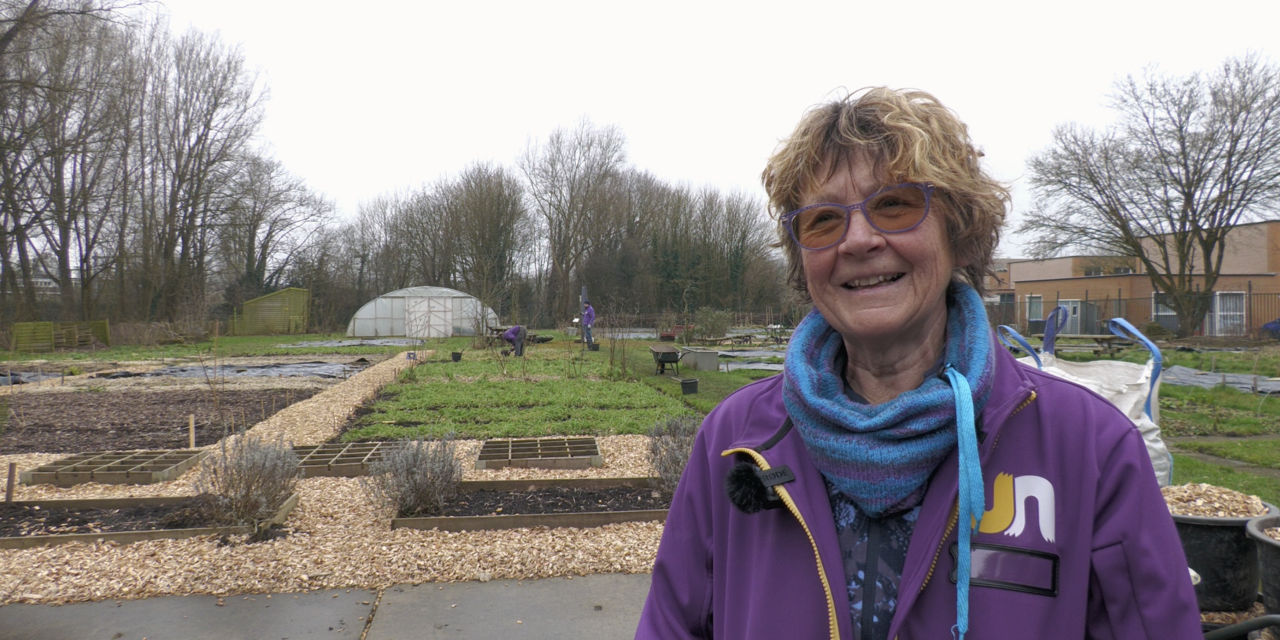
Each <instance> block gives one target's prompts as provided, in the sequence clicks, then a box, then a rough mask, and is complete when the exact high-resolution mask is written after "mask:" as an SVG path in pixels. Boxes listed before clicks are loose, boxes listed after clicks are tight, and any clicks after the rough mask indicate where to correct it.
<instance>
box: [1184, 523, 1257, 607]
mask: <svg viewBox="0 0 1280 640" xmlns="http://www.w3.org/2000/svg"><path fill="white" fill-rule="evenodd" d="M1267 509H1268V511H1267V513H1268V514H1275V513H1276V508H1275V507H1274V506H1272V505H1270V504H1268V505H1267ZM1249 520H1251V518H1204V517H1199V516H1173V522H1174V524H1175V525H1176V526H1177V528H1178V537H1179V538H1181V539H1182V551H1183V553H1185V554H1186V556H1187V565H1188V566H1190V567H1191V568H1192V569H1193V570H1195V572H1196V573H1198V574H1200V584H1198V585H1196V601H1197V602H1199V604H1200V610H1201V611H1244V610H1246V609H1248V608H1249V607H1251V606H1253V603H1254V602H1257V600H1258V547H1257V545H1256V544H1254V542H1253V540H1252V539H1251V538H1249V534H1248V533H1247V531H1246V530H1245V527H1246V525H1248V524H1249Z"/></svg>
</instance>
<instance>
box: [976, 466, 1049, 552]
mask: <svg viewBox="0 0 1280 640" xmlns="http://www.w3.org/2000/svg"><path fill="white" fill-rule="evenodd" d="M992 498H993V499H992V501H991V509H990V510H989V511H986V512H984V513H983V514H982V526H981V527H979V528H978V531H980V532H982V533H1000V532H1001V531H1003V532H1004V534H1005V535H1006V536H1015V537H1016V536H1020V535H1022V532H1023V531H1024V530H1025V529H1026V527H1027V499H1028V498H1035V499H1036V506H1037V507H1039V508H1038V509H1037V511H1038V512H1039V514H1040V522H1039V524H1040V536H1041V537H1042V538H1044V539H1045V541H1046V542H1053V540H1054V535H1055V523H1056V520H1055V519H1054V513H1055V509H1056V505H1055V503H1054V498H1053V483H1051V482H1049V481H1048V480H1046V479H1044V478H1041V477H1040V476H1018V477H1017V478H1015V477H1013V476H1012V475H1010V474H1008V473H1001V474H997V475H996V481H995V483H994V485H993V487H992Z"/></svg>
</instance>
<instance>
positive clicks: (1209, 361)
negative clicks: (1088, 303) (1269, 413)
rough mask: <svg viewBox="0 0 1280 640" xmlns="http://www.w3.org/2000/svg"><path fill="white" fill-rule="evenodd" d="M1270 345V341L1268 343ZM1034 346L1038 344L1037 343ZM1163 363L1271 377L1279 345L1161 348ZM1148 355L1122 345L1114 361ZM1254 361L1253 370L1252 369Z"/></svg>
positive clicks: (1083, 358)
mask: <svg viewBox="0 0 1280 640" xmlns="http://www.w3.org/2000/svg"><path fill="white" fill-rule="evenodd" d="M1058 344H1059V345H1064V344H1073V345H1080V346H1085V343H1083V342H1077V341H1073V340H1063V341H1060V342H1058ZM1272 344H1273V345H1274V343H1272ZM1036 346H1039V345H1038V344H1037V345H1036ZM1087 346H1090V347H1096V346H1097V345H1096V344H1094V343H1093V342H1092V341H1090V342H1089V343H1088V344H1087ZM1160 356H1161V359H1162V361H1163V364H1164V366H1165V367H1166V368H1167V367H1172V366H1173V365H1181V366H1184V367H1190V368H1192V369H1199V370H1201V371H1209V370H1211V369H1212V370H1213V371H1217V372H1223V373H1244V374H1250V375H1253V374H1257V375H1259V376H1266V377H1274V376H1280V346H1271V345H1268V346H1264V347H1262V348H1261V350H1260V351H1259V350H1254V351H1240V352H1233V351H1199V352H1195V351H1177V350H1176V349H1173V348H1162V349H1161V352H1160ZM1058 357H1060V358H1062V359H1063V360H1071V361H1074V362H1090V361H1093V360H1108V359H1111V358H1102V357H1099V356H1095V355H1093V354H1091V353H1087V352H1080V351H1070V352H1064V351H1059V352H1058ZM1149 357H1150V354H1148V353H1147V350H1146V349H1144V348H1142V347H1140V346H1137V345H1135V346H1132V347H1126V348H1125V350H1124V351H1123V352H1121V353H1120V355H1118V356H1116V357H1115V358H1114V360H1120V361H1124V362H1136V363H1138V364H1145V363H1146V361H1147V359H1148V358H1149ZM1255 362H1256V366H1257V369H1255V368H1254V367H1255Z"/></svg>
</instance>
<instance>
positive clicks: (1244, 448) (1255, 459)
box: [1178, 440, 1280, 504]
mask: <svg viewBox="0 0 1280 640" xmlns="http://www.w3.org/2000/svg"><path fill="white" fill-rule="evenodd" d="M1178 448H1180V449H1186V450H1188V451H1195V452H1198V453H1204V454H1208V455H1211V456H1218V457H1219V458H1229V459H1231V460H1239V461H1240V462H1247V463H1249V464H1251V465H1254V466H1258V467H1270V468H1272V469H1280V440H1242V441H1239V442H1179V443H1178ZM1272 504H1275V503H1272Z"/></svg>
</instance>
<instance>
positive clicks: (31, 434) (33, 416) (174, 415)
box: [0, 389, 316, 454]
mask: <svg viewBox="0 0 1280 640" xmlns="http://www.w3.org/2000/svg"><path fill="white" fill-rule="evenodd" d="M315 393H316V390H314V389H284V390H281V389H267V390H251V391H230V390H228V391H220V392H218V393H217V394H216V395H215V394H214V392H213V391H211V390H208V389H203V390H183V391H172V392H165V393H151V392H145V391H127V392H105V391H104V392H96V393H94V392H77V393H31V394H19V395H14V396H10V397H9V399H8V400H9V421H8V424H7V426H5V427H4V429H3V431H0V454H7V453H78V452H85V451H123V450H131V449H183V448H186V447H187V445H188V441H187V419H188V418H187V416H189V415H191V414H195V416H196V446H198V447H199V446H206V445H210V444H214V443H216V442H217V441H218V440H220V439H221V438H222V437H223V436H225V435H227V434H228V433H231V432H233V431H235V430H237V429H244V428H247V427H250V426H252V425H254V424H256V423H258V422H259V421H261V420H264V419H266V418H267V417H270V416H272V415H274V414H275V413H276V412H277V411H280V410H281V409H284V408H285V407H288V406H289V405H291V404H293V403H295V402H299V401H302V400H306V399H307V398H310V397H311V396H312V395H315Z"/></svg>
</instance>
